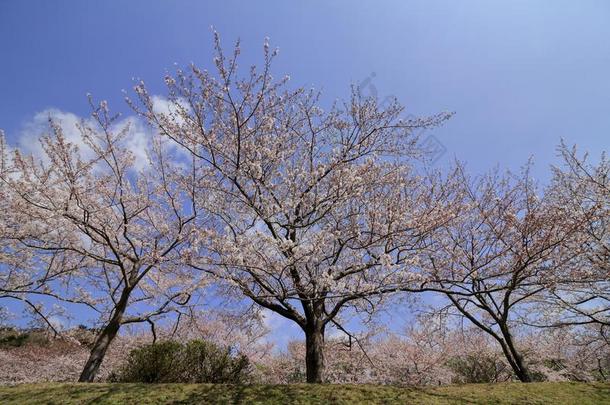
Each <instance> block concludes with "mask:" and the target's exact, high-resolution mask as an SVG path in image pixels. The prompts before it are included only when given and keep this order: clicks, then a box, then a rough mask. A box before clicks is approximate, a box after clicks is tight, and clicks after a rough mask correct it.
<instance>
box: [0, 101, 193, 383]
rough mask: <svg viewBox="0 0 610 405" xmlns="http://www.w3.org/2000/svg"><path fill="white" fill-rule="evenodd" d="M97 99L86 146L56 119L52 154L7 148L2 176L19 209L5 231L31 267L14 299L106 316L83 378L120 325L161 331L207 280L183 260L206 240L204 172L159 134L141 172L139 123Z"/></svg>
mask: <svg viewBox="0 0 610 405" xmlns="http://www.w3.org/2000/svg"><path fill="white" fill-rule="evenodd" d="M91 104H92V107H93V113H92V118H91V119H90V120H83V121H82V122H81V123H80V125H79V127H78V130H79V132H80V135H81V140H80V141H81V142H80V143H81V144H80V145H77V144H75V143H71V142H69V141H68V140H67V139H66V137H65V136H64V133H63V128H62V126H61V125H60V123H58V122H54V121H53V120H51V121H50V129H51V133H50V134H47V135H44V136H42V137H41V138H40V142H41V144H42V148H43V151H44V153H43V155H42V156H33V155H30V156H27V155H23V154H22V153H21V152H20V151H19V150H18V149H16V150H14V151H12V154H11V156H10V158H9V157H8V156H7V154H6V153H5V154H3V164H7V162H9V161H10V168H7V169H5V170H3V172H2V177H1V180H2V187H3V188H2V190H3V193H8V195H9V198H8V200H5V201H4V202H3V204H5V205H6V206H3V207H2V208H3V209H6V212H7V213H9V215H10V218H9V220H10V224H9V226H8V227H6V226H3V235H2V236H3V237H5V238H6V239H8V240H10V242H11V246H14V247H16V249H18V250H16V251H23V252H25V254H27V255H28V256H27V257H30V258H31V260H29V261H26V262H25V263H27V264H28V266H32V267H29V268H28V269H25V270H27V271H28V272H29V277H23V281H17V284H21V291H20V292H18V291H14V292H13V295H14V296H15V295H17V296H19V297H21V298H24V299H28V298H27V297H31V296H32V295H33V294H38V293H40V294H45V295H47V296H51V297H55V298H57V299H58V300H60V301H62V302H71V303H80V304H84V305H86V306H87V307H88V308H89V309H90V310H91V311H92V312H93V313H94V314H96V317H97V319H98V321H97V323H98V324H99V329H97V330H98V331H99V332H98V333H97V336H96V339H95V342H94V343H93V345H92V348H91V352H90V354H89V358H88V359H87V361H86V363H85V366H84V368H83V370H82V373H81V375H80V378H79V380H80V381H92V380H93V379H94V378H95V375H96V373H97V371H98V369H99V367H100V364H101V363H102V361H103V359H104V356H105V354H106V352H107V350H108V347H109V346H110V344H111V342H112V341H113V340H114V338H115V337H116V336H117V333H118V331H119V329H120V328H121V326H123V325H126V324H134V323H138V322H148V323H149V324H150V325H151V327H152V328H153V333H154V321H155V319H158V318H159V317H161V316H162V315H164V314H167V313H170V312H173V311H180V308H181V307H182V306H184V305H187V303H189V301H190V299H191V297H192V295H193V294H195V293H196V292H197V291H198V288H199V287H201V286H202V283H203V281H204V280H203V279H202V277H201V274H200V273H198V272H197V273H195V272H193V271H192V270H191V269H190V268H189V267H186V266H184V261H185V259H186V258H188V256H189V254H190V252H191V251H192V246H195V245H196V244H197V243H198V242H197V237H198V235H199V233H198V232H195V230H196V229H195V228H194V219H195V218H198V220H199V223H198V226H202V225H203V224H204V223H205V218H204V213H203V212H201V211H200V209H199V206H198V202H197V200H198V197H197V193H198V192H199V190H198V189H197V188H196V187H195V185H196V184H197V183H198V182H200V180H201V175H202V171H201V170H199V169H197V168H195V167H193V165H192V164H191V163H192V160H190V159H185V158H184V157H183V156H182V157H181V156H180V155H176V154H175V153H174V152H172V151H171V148H169V147H167V145H165V144H164V142H163V141H162V140H161V139H160V138H158V137H153V139H151V140H150V142H149V143H148V145H147V154H148V162H147V164H146V167H145V168H144V169H142V170H136V168H135V157H134V153H132V151H131V150H130V149H129V140H130V136H132V134H131V132H130V122H129V121H128V122H122V123H121V122H118V116H113V115H111V114H110V113H109V110H108V107H107V105H106V103H105V102H102V103H100V105H99V106H95V105H94V104H93V102H92V103H91ZM131 124H133V121H132V122H131ZM14 251H15V250H14ZM10 253H11V255H12V254H13V252H10ZM13 257H14V256H13ZM13 264H14V266H12V267H14V268H19V269H22V268H23V266H20V265H18V264H17V263H13ZM8 278H9V281H11V283H12V284H15V282H16V281H15V280H10V279H14V278H18V277H13V276H11V275H10V273H9V276H8ZM17 293H19V294H17Z"/></svg>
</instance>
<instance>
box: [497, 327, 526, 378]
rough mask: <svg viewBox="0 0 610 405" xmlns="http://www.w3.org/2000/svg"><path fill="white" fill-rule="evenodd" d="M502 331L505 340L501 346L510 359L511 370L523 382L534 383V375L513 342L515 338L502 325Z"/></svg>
mask: <svg viewBox="0 0 610 405" xmlns="http://www.w3.org/2000/svg"><path fill="white" fill-rule="evenodd" d="M500 330H501V332H502V337H503V338H504V340H503V341H500V344H501V345H502V350H503V351H504V354H505V356H506V358H507V359H508V362H509V364H510V366H511V368H512V369H513V371H514V373H515V375H516V376H517V378H518V379H519V381H521V382H524V383H529V382H532V381H533V378H532V374H531V372H530V370H529V368H528V367H527V365H526V364H525V360H524V359H523V356H522V355H521V353H519V351H518V350H517V348H516V347H515V343H514V342H513V337H512V335H511V333H510V331H509V330H508V326H506V325H500Z"/></svg>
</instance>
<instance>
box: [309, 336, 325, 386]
mask: <svg viewBox="0 0 610 405" xmlns="http://www.w3.org/2000/svg"><path fill="white" fill-rule="evenodd" d="M305 367H306V369H307V382H308V383H313V384H320V383H322V378H323V375H324V328H323V327H322V328H320V327H310V328H307V330H305Z"/></svg>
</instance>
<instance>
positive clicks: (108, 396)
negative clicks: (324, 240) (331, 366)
mask: <svg viewBox="0 0 610 405" xmlns="http://www.w3.org/2000/svg"><path fill="white" fill-rule="evenodd" d="M530 403H536V404H544V403H552V404H554V405H555V404H563V403H572V404H576V403H578V404H604V403H608V404H610V385H609V384H601V383H598V384H584V383H537V384H519V383H508V384H470V385H461V386H460V385H455V386H444V387H421V388H420V387H417V388H416V387H409V388H405V387H395V386H374V385H306V384H294V385H222V384H218V385H213V384H31V385H18V386H14V387H0V404H2V405H5V404H6V405H10V404H139V405H140V404H142V405H144V404H174V405H178V404H181V405H186V404H350V405H351V404H367V405H370V404H530Z"/></svg>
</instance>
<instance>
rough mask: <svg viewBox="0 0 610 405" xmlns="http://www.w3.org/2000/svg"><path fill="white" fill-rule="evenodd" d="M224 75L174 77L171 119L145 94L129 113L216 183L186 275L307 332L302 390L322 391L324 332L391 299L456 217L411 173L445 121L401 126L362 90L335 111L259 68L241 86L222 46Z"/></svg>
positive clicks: (429, 181)
mask: <svg viewBox="0 0 610 405" xmlns="http://www.w3.org/2000/svg"><path fill="white" fill-rule="evenodd" d="M216 51H217V57H216V59H215V62H216V72H217V75H214V74H212V73H210V72H208V71H205V70H201V69H199V68H197V67H196V66H192V67H191V68H190V71H189V72H184V71H182V70H178V71H177V74H176V75H175V76H167V77H166V79H165V81H166V84H167V86H168V100H169V101H170V103H171V105H172V107H171V108H170V109H169V111H165V112H159V111H156V110H155V108H154V105H153V104H154V103H153V98H152V96H151V95H149V93H148V92H147V90H146V88H145V86H144V84H143V83H141V84H139V85H137V86H136V88H135V90H136V93H137V96H138V99H139V100H138V101H137V102H136V101H131V103H132V106H133V107H134V108H135V109H136V110H137V111H138V112H139V113H140V114H141V115H142V116H144V117H145V118H146V119H147V120H149V121H150V122H152V123H154V124H155V125H156V127H157V128H158V129H159V131H160V132H161V133H162V134H164V135H165V136H166V137H168V138H170V139H172V140H173V141H174V142H175V143H176V144H178V145H180V146H182V147H183V148H184V149H185V150H187V151H188V152H189V153H190V155H191V156H192V157H193V158H194V159H195V160H196V161H197V163H198V165H199V166H198V167H199V168H200V169H201V170H205V171H206V172H207V173H208V174H209V175H210V176H213V177H214V179H215V180H214V182H213V184H212V183H211V182H210V183H208V184H207V193H208V195H209V196H211V197H210V198H209V199H208V201H209V205H208V206H207V209H208V210H209V211H210V212H213V213H214V220H215V221H216V226H214V227H206V228H203V229H202V233H203V234H204V235H203V236H202V240H205V241H206V246H205V248H203V247H200V251H199V256H198V257H197V258H193V260H192V263H191V265H192V266H193V267H195V268H198V269H201V270H203V271H205V272H209V273H211V274H213V275H214V276H216V277H219V278H221V279H223V280H227V281H229V282H230V283H231V284H232V285H233V286H234V287H235V288H237V289H239V290H240V291H241V292H242V293H243V294H245V295H246V296H247V297H249V298H250V299H252V300H253V301H254V302H255V303H257V304H259V305H260V306H262V307H264V308H267V309H269V310H271V311H274V312H276V313H278V314H280V315H281V316H283V317H285V318H287V319H289V320H291V321H293V322H295V323H296V324H297V325H298V326H299V327H300V328H301V329H302V330H303V332H304V334H305V341H306V355H305V357H306V369H307V381H308V382H321V381H322V380H323V370H324V336H325V330H326V329H327V327H328V326H329V325H334V326H335V327H337V328H339V329H342V330H345V328H344V326H343V325H342V324H341V317H340V316H341V314H344V313H345V312H346V310H348V309H350V308H351V309H357V310H372V309H374V307H375V305H376V303H378V301H379V299H380V297H381V296H382V295H383V294H384V293H388V292H391V291H396V289H397V288H399V287H401V286H403V285H405V283H409V282H412V281H413V280H414V279H415V274H414V273H412V272H411V271H410V266H411V265H412V264H413V263H412V262H411V261H412V260H413V258H414V257H415V255H414V252H415V251H416V250H417V249H418V247H419V244H420V243H421V241H422V240H423V239H424V236H425V235H426V234H427V233H428V232H429V231H430V230H431V229H433V228H435V227H436V226H437V225H438V224H439V223H442V222H443V221H445V220H446V218H448V217H450V216H451V211H450V210H448V209H446V208H447V207H446V204H445V200H446V198H445V197H446V195H447V194H449V191H448V190H446V189H445V188H443V187H442V186H441V184H440V183H439V182H437V180H438V179H437V178H434V177H432V176H431V177H422V176H419V175H418V174H417V171H416V170H415V169H414V166H413V162H414V161H415V159H416V158H419V157H422V155H423V154H425V153H424V152H425V151H422V150H421V148H419V147H418V143H417V141H418V138H417V136H416V135H415V133H416V132H417V131H416V130H420V129H422V128H430V127H434V126H436V125H438V124H440V123H442V122H443V121H444V120H446V119H447V118H448V117H449V116H450V114H439V115H436V116H433V117H430V118H423V119H411V120H403V119H401V114H402V113H403V108H402V107H401V106H400V105H399V104H398V103H397V102H394V103H391V104H390V105H389V106H387V107H386V108H385V109H382V108H380V107H379V106H378V105H377V102H376V100H374V99H370V98H363V97H361V95H360V94H358V92H357V91H356V90H354V92H353V94H352V97H351V100H350V101H348V102H347V103H345V104H335V105H333V106H331V107H329V108H328V109H327V110H323V109H322V108H321V107H320V101H319V95H318V93H315V92H313V91H308V90H305V89H303V88H298V89H295V90H289V89H287V86H286V82H287V78H285V79H282V80H279V81H276V80H274V79H273V77H272V76H271V73H270V66H271V62H272V60H273V57H274V56H275V54H276V53H275V52H274V51H271V50H270V49H269V46H268V44H267V43H265V48H264V55H265V62H264V66H263V67H262V70H261V71H259V70H257V69H256V68H254V67H252V68H251V69H250V73H249V75H246V77H245V78H239V77H238V76H237V59H238V55H239V52H240V49H239V43H238V44H237V46H236V47H235V51H234V53H233V55H232V56H230V57H227V56H225V54H224V53H223V51H222V49H221V47H220V42H219V40H218V36H216Z"/></svg>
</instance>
